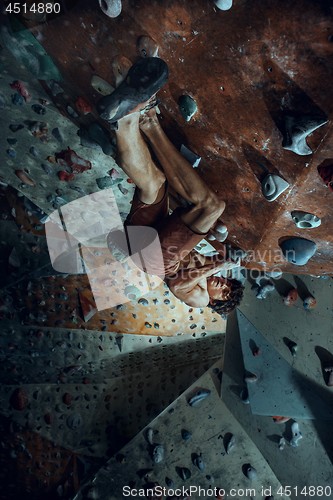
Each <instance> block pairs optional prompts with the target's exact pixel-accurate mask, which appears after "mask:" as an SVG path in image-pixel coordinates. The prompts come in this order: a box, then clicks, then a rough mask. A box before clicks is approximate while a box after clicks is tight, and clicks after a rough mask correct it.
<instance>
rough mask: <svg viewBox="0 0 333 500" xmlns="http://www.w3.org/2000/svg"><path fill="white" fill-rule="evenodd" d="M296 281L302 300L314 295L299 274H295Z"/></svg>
mask: <svg viewBox="0 0 333 500" xmlns="http://www.w3.org/2000/svg"><path fill="white" fill-rule="evenodd" d="M294 281H295V284H296V288H297V291H298V295H299V297H300V299H301V300H302V301H303V300H304V299H306V298H307V297H312V293H311V292H310V291H309V289H308V287H307V286H306V284H305V283H304V281H303V280H302V279H301V278H299V276H294Z"/></svg>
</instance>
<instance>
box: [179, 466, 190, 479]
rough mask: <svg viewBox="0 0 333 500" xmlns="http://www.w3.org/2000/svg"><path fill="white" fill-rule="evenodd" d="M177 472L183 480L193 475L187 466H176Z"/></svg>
mask: <svg viewBox="0 0 333 500" xmlns="http://www.w3.org/2000/svg"><path fill="white" fill-rule="evenodd" d="M176 471H177V474H178V475H179V477H180V478H181V479H182V480H183V481H186V479H190V477H191V475H192V474H191V471H190V470H189V469H188V468H187V467H176Z"/></svg>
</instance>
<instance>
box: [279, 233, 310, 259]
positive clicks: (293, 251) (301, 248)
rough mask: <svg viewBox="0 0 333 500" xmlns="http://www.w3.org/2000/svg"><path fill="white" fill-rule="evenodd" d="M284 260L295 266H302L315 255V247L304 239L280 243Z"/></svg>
mask: <svg viewBox="0 0 333 500" xmlns="http://www.w3.org/2000/svg"><path fill="white" fill-rule="evenodd" d="M280 247H281V250H282V253H283V255H284V257H285V259H286V260H287V261H288V262H291V263H292V264H295V265H296V266H304V265H305V264H306V263H307V262H308V260H309V259H311V257H313V255H314V254H315V253H316V250H317V245H316V244H315V243H314V242H313V241H311V240H307V239H305V238H297V237H295V238H289V239H286V240H284V241H282V242H281V243H280Z"/></svg>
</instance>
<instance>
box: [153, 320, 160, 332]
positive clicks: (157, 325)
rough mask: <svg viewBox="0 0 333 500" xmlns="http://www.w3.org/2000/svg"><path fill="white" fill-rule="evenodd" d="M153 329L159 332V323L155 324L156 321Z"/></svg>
mask: <svg viewBox="0 0 333 500" xmlns="http://www.w3.org/2000/svg"><path fill="white" fill-rule="evenodd" d="M154 328H155V329H156V330H159V328H160V325H159V323H156V321H155V323H154Z"/></svg>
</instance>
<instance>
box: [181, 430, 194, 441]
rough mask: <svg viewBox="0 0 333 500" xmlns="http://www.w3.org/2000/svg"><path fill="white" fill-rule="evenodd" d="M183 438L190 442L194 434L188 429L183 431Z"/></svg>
mask: <svg viewBox="0 0 333 500" xmlns="http://www.w3.org/2000/svg"><path fill="white" fill-rule="evenodd" d="M181 436H182V438H183V439H184V441H189V440H190V439H191V437H192V433H191V432H190V431H188V430H186V429H182V430H181Z"/></svg>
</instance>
